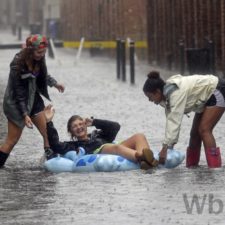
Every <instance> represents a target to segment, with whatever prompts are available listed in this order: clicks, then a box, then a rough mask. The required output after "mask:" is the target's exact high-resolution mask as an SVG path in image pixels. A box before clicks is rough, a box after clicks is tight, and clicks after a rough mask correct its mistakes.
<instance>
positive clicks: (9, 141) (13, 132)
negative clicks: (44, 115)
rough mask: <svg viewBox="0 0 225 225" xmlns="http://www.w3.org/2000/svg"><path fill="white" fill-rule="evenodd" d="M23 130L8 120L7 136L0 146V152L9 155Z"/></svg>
mask: <svg viewBox="0 0 225 225" xmlns="http://www.w3.org/2000/svg"><path fill="white" fill-rule="evenodd" d="M22 131H23V129H21V128H20V127H18V126H17V125H16V124H14V123H13V122H11V121H10V120H8V134H7V137H6V140H5V142H4V143H3V145H1V146H0V151H2V152H4V153H7V154H9V153H10V152H11V151H12V149H13V147H14V146H15V145H16V143H17V142H18V140H19V139H20V137H21V134H22Z"/></svg>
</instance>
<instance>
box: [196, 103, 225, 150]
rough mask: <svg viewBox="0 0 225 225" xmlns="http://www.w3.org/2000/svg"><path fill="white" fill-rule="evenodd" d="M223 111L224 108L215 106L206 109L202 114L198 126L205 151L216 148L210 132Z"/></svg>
mask: <svg viewBox="0 0 225 225" xmlns="http://www.w3.org/2000/svg"><path fill="white" fill-rule="evenodd" d="M224 111H225V108H222V107H218V106H215V107H207V108H206V109H205V111H204V112H203V115H202V118H201V122H200V125H199V134H200V135H201V138H202V141H203V144H204V147H205V149H207V148H213V147H217V146H216V141H215V138H214V136H213V133H212V131H213V128H214V127H215V125H216V124H217V122H218V121H219V120H220V118H221V117H222V115H223V113H224Z"/></svg>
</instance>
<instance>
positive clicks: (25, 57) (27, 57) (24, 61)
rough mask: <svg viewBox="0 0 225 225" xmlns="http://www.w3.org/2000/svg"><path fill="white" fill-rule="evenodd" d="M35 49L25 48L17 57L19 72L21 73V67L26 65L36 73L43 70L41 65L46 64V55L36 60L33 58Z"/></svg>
mask: <svg viewBox="0 0 225 225" xmlns="http://www.w3.org/2000/svg"><path fill="white" fill-rule="evenodd" d="M34 51H35V49H31V48H24V49H22V50H21V52H20V54H19V57H18V58H17V61H16V63H17V68H18V73H20V71H21V69H22V68H23V67H24V66H25V65H26V66H27V67H28V69H29V71H32V72H34V73H38V72H39V71H40V70H41V67H42V66H43V65H45V57H43V58H42V59H41V60H40V61H38V62H35V61H34V59H33V58H32V56H33V54H34Z"/></svg>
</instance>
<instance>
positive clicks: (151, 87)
mask: <svg viewBox="0 0 225 225" xmlns="http://www.w3.org/2000/svg"><path fill="white" fill-rule="evenodd" d="M147 76H148V78H147V80H146V81H145V83H144V86H143V91H144V93H146V92H150V93H154V92H156V90H157V89H159V90H160V91H162V92H163V87H164V85H165V81H164V80H163V79H162V78H161V77H160V75H159V72H158V71H151V72H150V73H149V74H148V75H147Z"/></svg>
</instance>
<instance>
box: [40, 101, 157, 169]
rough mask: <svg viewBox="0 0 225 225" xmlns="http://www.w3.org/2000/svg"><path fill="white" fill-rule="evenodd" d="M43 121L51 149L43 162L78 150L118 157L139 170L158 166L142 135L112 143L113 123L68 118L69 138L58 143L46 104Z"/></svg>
mask: <svg viewBox="0 0 225 225" xmlns="http://www.w3.org/2000/svg"><path fill="white" fill-rule="evenodd" d="M44 113H45V117H46V121H47V134H48V139H49V144H50V148H51V149H52V150H53V154H51V155H50V156H49V157H48V158H47V159H50V158H52V157H54V156H56V155H57V154H61V155H64V154H66V153H67V152H69V151H76V152H77V153H78V151H79V147H82V148H84V149H85V152H86V154H113V155H119V156H122V157H124V158H126V159H128V160H130V161H133V162H135V163H139V164H140V168H141V169H144V170H147V169H149V168H152V167H155V166H157V165H158V161H157V160H156V159H155V158H154V154H153V152H152V151H151V150H150V146H149V144H148V141H147V139H146V137H145V135H144V134H141V133H137V134H134V135H133V136H131V137H130V138H128V139H126V140H125V141H122V142H121V143H119V144H115V143H113V141H114V140H115V138H116V135H117V133H118V131H119V129H120V125H119V124H118V123H117V122H113V121H109V120H100V119H90V118H86V119H84V118H82V117H80V116H78V115H74V116H72V117H71V118H70V119H69V120H68V123H67V130H68V132H69V133H70V135H71V141H64V142H60V141H59V136H58V132H57V130H56V128H55V127H54V126H53V122H52V119H53V117H54V113H55V110H54V108H53V107H52V105H48V106H47V107H46V108H45V110H44ZM90 126H95V127H96V129H95V130H94V131H93V132H92V133H90V134H89V133H88V132H87V128H88V127H90Z"/></svg>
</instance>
